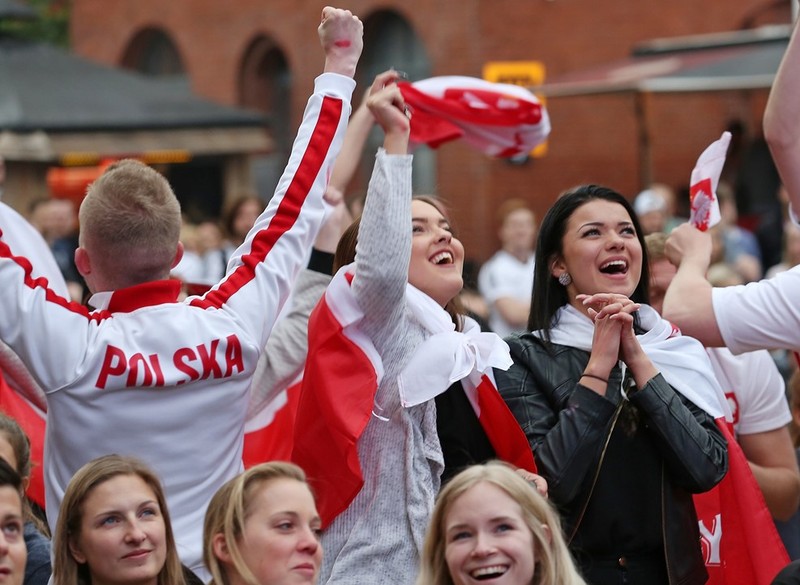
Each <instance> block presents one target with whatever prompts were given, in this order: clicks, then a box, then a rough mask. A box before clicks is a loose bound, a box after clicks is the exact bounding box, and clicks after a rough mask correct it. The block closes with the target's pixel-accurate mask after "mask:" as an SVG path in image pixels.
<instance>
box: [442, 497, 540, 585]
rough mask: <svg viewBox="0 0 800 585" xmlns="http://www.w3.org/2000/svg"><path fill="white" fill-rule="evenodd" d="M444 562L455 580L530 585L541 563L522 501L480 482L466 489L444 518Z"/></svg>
mask: <svg viewBox="0 0 800 585" xmlns="http://www.w3.org/2000/svg"><path fill="white" fill-rule="evenodd" d="M444 532H445V549H444V555H445V562H446V563H447V568H448V570H449V572H450V577H451V578H452V580H453V583H455V585H479V584H480V583H485V582H486V583H491V584H492V585H529V584H530V583H532V582H533V574H534V570H535V568H536V559H535V550H534V544H533V534H532V533H531V530H530V528H528V525H527V524H526V522H525V519H524V518H523V514H522V508H521V507H520V505H519V504H518V503H517V502H516V501H515V500H514V499H513V498H511V496H509V495H508V493H506V492H505V491H504V490H502V489H500V488H499V487H498V486H496V485H494V484H491V483H488V482H480V483H477V484H475V485H474V486H472V487H471V488H469V489H468V490H467V491H465V492H464V493H463V494H461V495H460V496H459V497H458V498H457V499H456V500H455V501H454V502H453V504H452V506H451V507H450V510H449V511H448V512H447V516H446V518H445V521H444Z"/></svg>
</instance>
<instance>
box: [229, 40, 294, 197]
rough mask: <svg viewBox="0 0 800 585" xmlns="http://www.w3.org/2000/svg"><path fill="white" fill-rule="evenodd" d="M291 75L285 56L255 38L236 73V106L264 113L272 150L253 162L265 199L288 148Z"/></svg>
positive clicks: (273, 186)
mask: <svg viewBox="0 0 800 585" xmlns="http://www.w3.org/2000/svg"><path fill="white" fill-rule="evenodd" d="M291 82H292V79H291V73H290V71H289V65H288V62H287V60H286V57H285V55H284V53H283V51H281V49H280V48H279V47H277V46H276V45H275V43H273V42H272V41H271V40H270V39H268V38H266V37H259V38H257V39H255V40H254V41H253V42H252V43H251V44H250V46H249V47H248V49H247V51H246V52H245V55H244V59H243V60H242V65H241V68H240V70H239V105H241V106H242V107H245V108H249V109H253V110H258V111H260V112H264V113H265V114H266V115H267V117H268V118H269V128H270V134H271V135H272V139H273V141H274V142H275V150H274V151H273V152H272V153H269V154H267V155H265V156H261V157H256V158H254V159H253V173H254V177H255V181H256V187H257V189H258V192H259V194H261V195H262V196H267V197H269V195H270V194H272V192H273V191H274V190H275V187H276V186H277V184H278V180H279V179H280V176H281V173H282V172H283V168H284V167H285V166H286V161H287V159H288V157H289V153H290V152H291V148H292V140H293V138H294V133H293V128H292V127H291Z"/></svg>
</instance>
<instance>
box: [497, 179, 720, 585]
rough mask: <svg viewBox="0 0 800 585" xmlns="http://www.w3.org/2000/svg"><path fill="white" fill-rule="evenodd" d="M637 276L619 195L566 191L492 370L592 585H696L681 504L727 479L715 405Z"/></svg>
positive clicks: (699, 356) (636, 256) (634, 229)
mask: <svg viewBox="0 0 800 585" xmlns="http://www.w3.org/2000/svg"><path fill="white" fill-rule="evenodd" d="M647 274H648V265H647V257H646V252H645V246H644V240H643V237H642V235H641V230H640V229H639V225H638V222H637V219H636V216H635V214H634V212H633V210H632V209H631V207H630V205H629V203H628V202H627V201H626V200H625V199H624V198H623V197H622V196H621V195H620V194H618V193H616V192H615V191H613V190H611V189H607V188H604V187H599V186H595V185H589V186H582V187H578V188H576V189H575V190H573V191H571V192H568V193H565V194H563V195H562V196H561V197H560V198H559V199H558V200H557V201H556V203H555V204H554V205H553V207H552V208H551V209H550V211H549V212H548V213H547V215H546V216H545V217H544V219H543V221H542V225H541V228H540V232H539V241H538V245H537V250H536V273H535V278H534V289H533V298H532V303H531V314H530V319H529V323H528V327H529V330H530V331H531V333H527V334H525V335H522V336H519V337H511V338H509V339H507V341H508V342H509V345H510V346H511V354H512V358H513V359H514V365H513V366H512V367H511V368H510V369H509V370H508V371H507V372H502V371H497V372H496V377H497V383H498V388H499V389H500V392H501V394H502V396H503V398H504V399H505V400H506V402H507V403H508V405H509V407H510V408H511V410H512V412H513V413H514V415H515V416H516V418H517V420H518V421H519V423H520V425H521V426H522V428H523V430H524V431H525V433H526V435H527V437H528V440H529V442H530V445H531V448H532V450H533V452H534V455H535V457H536V462H537V465H538V467H539V473H541V474H542V475H543V476H544V477H545V478H546V479H547V481H548V483H549V489H550V499H551V500H552V502H553V503H554V504H555V505H556V506H557V507H558V508H559V510H560V511H561V514H562V516H563V518H564V526H565V531H566V536H567V538H568V539H569V540H570V549H571V551H572V553H573V554H574V555H575V557H576V560H577V561H578V563H579V565H580V567H581V569H582V571H583V573H584V575H585V577H586V579H587V582H589V583H591V584H592V585H606V584H609V585H610V584H614V585H616V584H618V583H620V584H621V583H626V584H632V585H638V584H643V585H660V584H669V585H674V584H681V585H694V584H700V583H705V582H706V578H707V574H706V571H705V567H704V564H703V558H702V555H701V549H700V543H699V538H700V536H699V531H698V525H697V517H696V514H695V510H694V505H693V503H692V496H691V494H693V493H698V492H703V491H707V490H709V489H711V488H712V487H714V486H715V485H716V484H717V483H718V482H719V481H720V480H721V479H722V477H723V476H724V475H725V473H726V471H727V464H728V460H727V451H726V442H725V439H724V438H723V436H722V434H721V433H720V431H719V430H718V428H717V426H716V424H715V422H714V418H716V417H717V416H720V415H721V414H722V412H723V408H724V407H723V406H722V402H721V401H722V400H724V396H722V393H721V390H720V389H719V385H718V384H717V383H716V380H715V379H714V375H713V372H712V370H711V367H710V364H709V363H708V359H707V357H706V354H705V352H704V351H703V348H702V346H701V345H700V344H699V342H697V341H696V340H694V339H692V338H688V337H683V336H681V335H680V332H679V331H677V330H676V329H674V328H672V327H671V325H670V324H669V323H668V322H666V321H663V320H662V319H661V318H660V317H659V316H658V315H657V313H656V312H655V311H654V310H653V309H652V308H651V307H649V306H647V305H645V304H644V303H645V302H646V299H647V283H648V278H647Z"/></svg>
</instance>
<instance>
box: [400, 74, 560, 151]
mask: <svg viewBox="0 0 800 585" xmlns="http://www.w3.org/2000/svg"><path fill="white" fill-rule="evenodd" d="M398 87H399V88H400V92H401V93H402V94H403V98H404V99H405V101H406V104H407V105H409V106H411V108H412V112H413V115H412V117H411V136H410V139H411V142H412V143H413V144H427V145H428V146H430V147H431V148H438V147H439V146H440V145H441V144H444V143H445V142H449V141H451V140H456V139H458V138H461V139H463V140H464V141H465V142H467V143H468V144H470V145H471V146H473V147H474V148H477V149H478V150H480V151H481V152H483V153H485V154H488V155H489V156H496V157H512V156H515V155H520V154H526V153H528V152H530V151H531V150H532V149H533V148H534V147H535V146H537V145H539V144H541V143H542V142H544V141H545V140H546V139H547V136H548V135H549V134H550V119H549V118H548V116H547V111H546V110H545V108H544V106H543V105H542V103H541V102H540V101H539V99H538V98H537V97H536V96H535V95H534V94H532V93H531V92H530V91H528V90H527V89H525V88H523V87H520V86H518V85H510V84H505V83H492V82H490V81H485V80H483V79H478V78H476V77H463V76H443V77H431V78H429V79H423V80H422V81H416V82H414V83H408V82H401V83H398Z"/></svg>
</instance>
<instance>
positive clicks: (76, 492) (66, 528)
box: [53, 455, 185, 585]
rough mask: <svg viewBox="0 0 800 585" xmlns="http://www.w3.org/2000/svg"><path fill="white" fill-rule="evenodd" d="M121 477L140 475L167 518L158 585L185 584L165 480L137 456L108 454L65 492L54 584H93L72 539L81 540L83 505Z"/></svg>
mask: <svg viewBox="0 0 800 585" xmlns="http://www.w3.org/2000/svg"><path fill="white" fill-rule="evenodd" d="M120 475H133V476H137V477H139V478H141V479H142V481H144V483H145V484H147V486H148V487H149V488H150V489H151V490H153V494H154V495H155V496H156V501H157V502H158V507H159V508H161V516H162V518H163V519H164V537H165V544H166V547H167V555H166V559H165V560H164V566H163V567H162V569H161V571H160V572H159V573H158V585H185V580H184V573H183V566H182V565H181V561H180V559H179V558H178V551H177V549H176V548H175V536H174V535H173V532H172V523H171V521H170V517H169V510H168V509H167V500H166V498H165V496H164V489H163V488H162V487H161V481H160V480H159V478H158V476H157V475H156V474H155V472H154V471H153V470H151V469H150V468H149V467H148V466H147V465H146V464H145V463H143V462H142V461H140V460H138V459H135V458H133V457H124V456H122V455H105V456H103V457H98V458H97V459H93V460H92V461H90V462H89V463H87V464H86V465H84V466H83V467H81V468H80V469H79V470H78V471H77V473H76V474H75V475H74V476H73V477H72V479H71V480H70V482H69V485H68V486H67V491H66V492H65V493H64V499H63V500H62V502H61V508H60V511H59V514H58V523H57V524H56V532H55V535H54V537H53V550H54V552H55V554H54V559H53V583H54V584H55V585H91V582H92V580H91V575H90V572H89V571H90V568H89V567H88V566H87V565H83V564H78V562H77V561H76V560H75V558H74V557H73V556H72V553H71V552H70V540H71V539H73V538H78V537H80V533H81V520H82V518H83V505H84V502H86V499H87V498H88V497H89V495H90V494H91V493H92V491H94V489H95V488H96V487H97V486H99V485H100V484H102V483H105V482H106V481H108V480H110V479H113V478H115V477H118V476H120Z"/></svg>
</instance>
